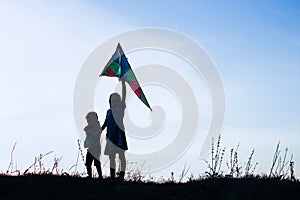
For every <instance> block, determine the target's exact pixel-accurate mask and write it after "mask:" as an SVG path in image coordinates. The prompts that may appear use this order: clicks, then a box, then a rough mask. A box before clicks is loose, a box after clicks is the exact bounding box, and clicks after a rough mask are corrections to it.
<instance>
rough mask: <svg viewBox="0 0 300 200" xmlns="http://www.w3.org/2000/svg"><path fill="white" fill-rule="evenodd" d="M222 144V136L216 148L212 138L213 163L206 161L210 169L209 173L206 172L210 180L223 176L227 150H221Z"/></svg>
mask: <svg viewBox="0 0 300 200" xmlns="http://www.w3.org/2000/svg"><path fill="white" fill-rule="evenodd" d="M220 142H221V135H219V137H218V141H217V144H216V147H215V145H214V138H212V145H211V163H209V162H208V161H207V160H205V159H204V161H205V162H206V164H207V167H208V169H209V171H208V172H207V171H206V172H205V174H206V175H207V176H208V177H210V178H215V177H221V176H222V172H221V171H220V170H221V166H222V161H223V157H224V153H225V149H226V148H225V147H224V148H223V149H221V147H220Z"/></svg>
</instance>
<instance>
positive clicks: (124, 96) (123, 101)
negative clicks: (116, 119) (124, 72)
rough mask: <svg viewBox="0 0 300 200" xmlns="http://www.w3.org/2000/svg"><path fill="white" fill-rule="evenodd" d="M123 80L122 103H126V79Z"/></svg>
mask: <svg viewBox="0 0 300 200" xmlns="http://www.w3.org/2000/svg"><path fill="white" fill-rule="evenodd" d="M121 81H122V103H123V105H125V100H126V85H125V80H124V79H121Z"/></svg>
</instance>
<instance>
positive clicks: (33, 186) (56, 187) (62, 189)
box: [0, 175, 300, 200]
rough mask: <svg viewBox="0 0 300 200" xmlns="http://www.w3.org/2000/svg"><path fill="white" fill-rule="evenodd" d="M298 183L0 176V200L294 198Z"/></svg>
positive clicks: (245, 179) (244, 179)
mask: <svg viewBox="0 0 300 200" xmlns="http://www.w3.org/2000/svg"><path fill="white" fill-rule="evenodd" d="M299 191H300V183H299V182H291V181H288V180H275V179H263V178H260V179H258V178H241V179H232V178H217V179H205V180H200V181H193V182H188V183H180V184H178V183H163V184H158V183H142V182H128V181H125V182H123V183H122V182H118V181H112V180H109V179H104V180H98V179H88V178H79V177H69V176H53V175H26V176H0V199H1V200H3V199H122V200H125V199H131V200H132V199H231V200H232V199H264V200H266V199H297V197H298V195H299Z"/></svg>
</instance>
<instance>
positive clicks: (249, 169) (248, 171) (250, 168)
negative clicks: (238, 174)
mask: <svg viewBox="0 0 300 200" xmlns="http://www.w3.org/2000/svg"><path fill="white" fill-rule="evenodd" d="M253 154H254V149H253V150H252V152H251V153H250V156H249V158H248V161H247V163H246V166H245V177H252V176H253V173H254V170H255V168H256V166H257V165H258V163H255V165H253V164H252V158H253Z"/></svg>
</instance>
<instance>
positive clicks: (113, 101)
mask: <svg viewBox="0 0 300 200" xmlns="http://www.w3.org/2000/svg"><path fill="white" fill-rule="evenodd" d="M120 102H121V96H120V95H119V94H118V93H112V94H111V95H110V96H109V105H110V107H111V108H112V107H115V106H117V105H118V104H119V103H120Z"/></svg>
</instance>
